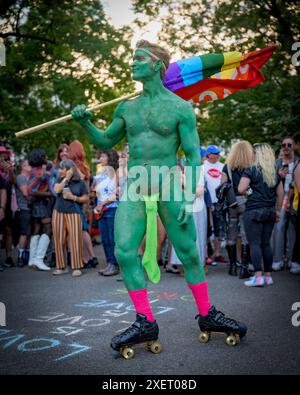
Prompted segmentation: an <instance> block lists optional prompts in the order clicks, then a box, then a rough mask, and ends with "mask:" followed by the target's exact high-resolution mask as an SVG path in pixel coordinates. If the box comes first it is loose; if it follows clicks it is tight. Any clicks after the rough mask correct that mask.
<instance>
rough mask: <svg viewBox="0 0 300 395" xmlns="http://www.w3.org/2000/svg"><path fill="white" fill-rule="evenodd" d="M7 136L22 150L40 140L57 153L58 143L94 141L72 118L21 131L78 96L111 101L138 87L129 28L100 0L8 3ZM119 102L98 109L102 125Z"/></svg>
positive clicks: (3, 73) (3, 95)
mask: <svg viewBox="0 0 300 395" xmlns="http://www.w3.org/2000/svg"><path fill="white" fill-rule="evenodd" d="M0 18H1V19H0V23H1V30H0V40H1V38H2V39H3V41H4V44H5V46H6V66H5V67H0V121H1V123H0V136H1V137H0V140H1V141H2V143H3V142H5V143H6V144H9V145H10V146H11V147H13V148H14V150H15V151H16V152H17V153H20V152H22V151H23V152H28V151H29V150H30V149H32V148H35V147H43V148H45V149H46V151H47V153H48V156H49V158H53V157H54V154H55V151H56V149H57V147H58V145H59V144H60V143H62V142H66V143H69V142H71V141H73V140H74V139H77V138H78V139H80V141H81V142H83V144H84V146H85V148H86V150H87V153H88V156H89V157H90V155H91V147H90V145H89V143H88V140H87V137H86V136H85V134H84V132H83V131H82V130H81V128H80V127H79V126H78V124H77V123H75V122H73V121H70V122H67V123H64V124H61V125H58V126H55V127H52V128H49V129H45V130H43V131H40V132H36V133H34V134H32V135H29V136H26V137H24V138H20V139H16V138H15V136H14V133H15V132H18V131H19V130H22V129H25V128H28V127H31V126H35V125H37V124H40V123H43V122H46V121H49V120H52V119H55V118H58V117H60V116H62V115H66V114H68V113H70V110H71V109H72V107H73V106H74V105H76V104H79V103H83V104H86V105H88V104H91V103H95V102H106V101H108V100H111V99H113V98H116V97H119V96H120V95H123V94H125V93H129V92H130V91H132V90H133V84H132V81H131V76H130V67H129V65H128V58H129V56H130V55H131V51H130V40H129V38H130V35H131V30H130V29H129V28H123V29H121V30H118V31H117V30H116V29H115V28H114V27H113V26H112V25H111V24H110V23H109V22H108V21H107V20H106V17H105V14H104V11H103V7H102V4H101V1H100V0H32V1H30V0H17V1H11V0H10V1H6V2H5V1H4V2H1V6H0ZM113 110H114V109H113V108H109V107H107V108H105V109H104V110H102V112H101V114H99V115H98V116H97V118H98V119H99V118H101V119H100V121H99V122H100V123H99V125H100V126H102V127H103V126H104V125H105V123H106V121H107V120H110V119H111V116H112V111H113Z"/></svg>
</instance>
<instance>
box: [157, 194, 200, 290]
mask: <svg viewBox="0 0 300 395" xmlns="http://www.w3.org/2000/svg"><path fill="white" fill-rule="evenodd" d="M158 207H159V208H158V212H159V216H160V218H161V220H162V223H163V225H164V227H165V229H166V231H167V234H168V238H169V239H170V240H171V242H172V244H173V246H174V249H175V251H176V254H177V256H178V258H179V259H180V260H181V262H182V264H183V266H184V275H185V279H186V281H187V283H188V284H198V283H200V282H203V281H205V273H204V270H203V267H202V265H200V260H199V254H198V250H197V244H196V239H197V234H196V228H195V223H194V219H193V216H192V215H191V216H190V217H189V219H188V221H187V223H186V224H185V225H182V226H181V225H180V224H179V222H178V221H177V217H178V214H179V210H180V207H181V203H180V202H174V201H173V202H159V204H158Z"/></svg>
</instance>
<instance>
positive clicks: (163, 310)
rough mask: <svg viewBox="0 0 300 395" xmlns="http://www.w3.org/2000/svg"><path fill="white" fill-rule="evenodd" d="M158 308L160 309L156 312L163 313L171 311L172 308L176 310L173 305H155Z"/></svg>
mask: <svg viewBox="0 0 300 395" xmlns="http://www.w3.org/2000/svg"><path fill="white" fill-rule="evenodd" d="M156 307H157V308H158V309H161V310H160V311H158V312H157V313H156V314H157V315H159V314H165V313H167V312H168V311H172V310H176V309H175V307H164V306H156Z"/></svg>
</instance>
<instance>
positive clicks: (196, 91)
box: [163, 45, 277, 103]
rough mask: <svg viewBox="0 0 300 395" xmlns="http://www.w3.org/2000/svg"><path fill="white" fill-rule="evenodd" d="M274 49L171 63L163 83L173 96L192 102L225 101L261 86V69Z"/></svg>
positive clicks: (210, 55)
mask: <svg viewBox="0 0 300 395" xmlns="http://www.w3.org/2000/svg"><path fill="white" fill-rule="evenodd" d="M276 48H277V47H276V45H271V46H269V47H267V48H263V49H260V50H257V51H252V52H249V53H246V54H242V53H241V52H225V53H222V54H207V55H202V56H194V57H192V58H188V59H183V60H180V61H178V62H175V63H171V64H170V66H169V67H168V69H167V71H166V74H165V78H164V81H163V83H164V86H165V87H166V88H167V89H169V90H170V91H172V92H174V93H176V95H178V96H180V97H182V98H183V99H185V100H192V101H193V102H194V103H202V102H207V101H212V100H218V99H224V98H225V97H227V96H228V95H230V94H231V93H234V92H238V91H240V90H243V89H247V88H252V87H253V86H255V85H258V84H260V83H262V82H263V81H264V80H265V78H264V76H263V74H262V73H261V71H260V68H261V67H262V66H263V64H264V63H266V62H267V60H268V59H269V58H270V57H271V56H272V54H273V52H274V51H275V50H276Z"/></svg>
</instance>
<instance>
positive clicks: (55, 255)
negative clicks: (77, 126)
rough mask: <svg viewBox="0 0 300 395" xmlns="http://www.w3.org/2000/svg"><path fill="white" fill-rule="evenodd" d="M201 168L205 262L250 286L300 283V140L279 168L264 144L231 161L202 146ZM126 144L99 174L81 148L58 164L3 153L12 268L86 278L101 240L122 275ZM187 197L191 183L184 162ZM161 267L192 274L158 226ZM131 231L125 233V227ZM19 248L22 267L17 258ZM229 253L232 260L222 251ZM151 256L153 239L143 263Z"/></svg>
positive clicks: (108, 271) (41, 154)
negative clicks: (118, 231) (286, 277)
mask: <svg viewBox="0 0 300 395" xmlns="http://www.w3.org/2000/svg"><path fill="white" fill-rule="evenodd" d="M199 149H200V153H201V158H202V163H203V166H201V170H200V177H199V182H198V187H197V190H196V196H195V199H194V203H193V209H192V212H193V216H194V222H195V226H196V231H197V247H198V251H199V257H200V263H201V264H202V265H203V266H204V269H205V271H206V272H207V271H208V266H214V265H217V264H219V263H221V264H227V265H228V274H229V275H232V276H239V278H240V279H244V280H245V282H244V284H245V285H246V286H263V285H272V284H273V282H274V280H273V278H272V275H271V273H272V271H278V270H281V269H282V268H288V269H289V270H290V272H291V273H293V274H300V251H299V249H300V243H299V237H300V205H299V191H300V157H299V155H300V133H298V134H296V135H295V136H293V137H289V136H288V137H285V138H284V139H283V140H282V143H281V149H280V153H279V155H278V159H276V157H275V152H274V150H273V149H272V147H271V146H270V145H268V144H266V143H263V144H254V145H251V144H250V143H249V142H248V141H238V142H237V143H235V144H234V145H233V146H232V147H231V149H230V151H229V153H228V154H227V156H226V160H225V163H223V158H222V156H221V150H220V148H219V147H217V146H215V145H210V146H208V147H207V148H206V149H205V150H204V149H203V148H201V147H199ZM129 155H130V153H129V149H128V145H125V148H124V149H123V151H122V152H119V153H118V152H117V151H115V150H106V151H101V152H97V157H96V158H95V160H93V162H94V163H95V164H96V171H95V172H94V174H92V173H93V172H91V169H90V166H89V164H88V163H87V161H86V155H85V152H84V148H83V146H82V144H81V143H80V142H79V141H78V140H75V141H73V142H72V143H71V144H69V145H67V144H61V145H60V146H59V147H58V151H57V155H56V157H55V159H54V160H53V161H50V160H49V158H47V157H46V153H45V151H44V150H43V149H34V150H32V151H31V152H30V153H28V156H27V157H26V158H25V159H22V160H21V161H19V163H18V165H17V166H16V165H15V163H14V157H13V152H12V151H11V150H9V149H7V148H5V147H4V146H1V147H0V235H1V236H0V237H1V238H2V248H3V249H4V250H5V258H4V261H3V262H0V272H2V271H3V270H4V269H5V268H10V267H14V266H17V267H20V268H22V267H24V266H28V267H30V268H35V269H38V270H41V271H47V272H49V271H50V270H51V268H53V270H52V274H53V275H55V276H58V275H62V274H66V273H69V272H70V270H69V266H70V268H71V271H72V276H73V277H78V276H81V275H82V273H83V269H89V268H95V267H96V266H97V265H98V264H99V262H98V258H97V256H96V254H95V251H94V245H95V243H97V242H98V243H99V241H97V238H96V236H97V237H98V235H100V239H101V244H102V247H103V251H104V256H105V259H106V266H105V268H103V269H101V270H99V274H101V275H103V276H115V275H118V274H119V265H118V262H117V259H116V256H115V241H114V221H115V215H116V211H117V208H118V204H119V200H120V198H121V197H122V195H123V192H124V189H125V185H126V180H127V177H128V161H129ZM178 165H179V166H180V168H181V172H182V188H183V189H185V178H186V177H187V172H186V167H185V163H184V159H182V158H179V160H178ZM157 221H158V226H157V229H158V240H157V262H158V264H159V265H160V266H161V267H164V269H165V271H166V272H167V273H174V274H179V275H184V269H183V266H182V264H181V262H180V259H179V258H178V256H177V254H176V251H175V249H174V247H173V246H172V245H171V243H170V242H168V237H167V234H166V231H165V229H164V226H163V223H162V222H161V220H160V218H159V217H158V218H157ZM124 232H126V224H124ZM14 247H17V250H18V254H17V260H15V259H14V254H13V249H14ZM225 250H226V251H227V256H225V253H224V251H225ZM144 251H145V239H144V240H143V242H142V244H141V246H140V248H139V251H138V254H139V257H140V260H141V258H142V256H143V254H144Z"/></svg>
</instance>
